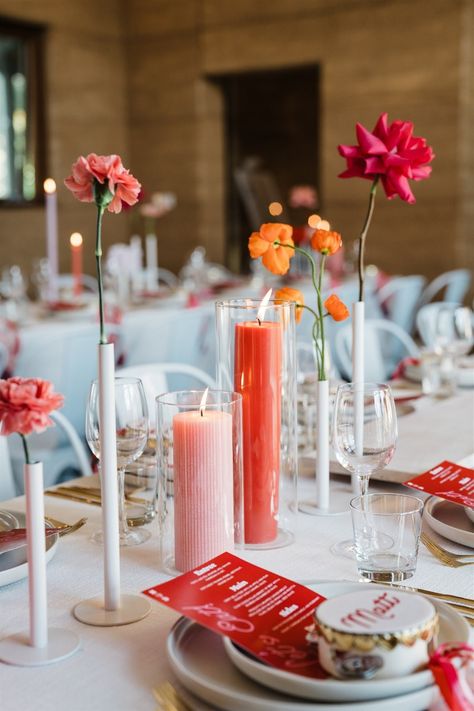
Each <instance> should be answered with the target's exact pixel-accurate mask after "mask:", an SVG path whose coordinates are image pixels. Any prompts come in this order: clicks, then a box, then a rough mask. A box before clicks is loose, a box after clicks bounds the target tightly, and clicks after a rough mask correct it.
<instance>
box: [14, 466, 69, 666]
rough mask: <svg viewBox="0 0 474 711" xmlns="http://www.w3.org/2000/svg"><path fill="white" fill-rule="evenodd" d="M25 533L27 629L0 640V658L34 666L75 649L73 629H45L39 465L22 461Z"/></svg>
mask: <svg viewBox="0 0 474 711" xmlns="http://www.w3.org/2000/svg"><path fill="white" fill-rule="evenodd" d="M24 477H25V497H26V534H27V551H28V555H27V557H28V593H29V613H30V628H29V634H28V633H27V632H24V633H20V634H15V635H12V636H11V637H7V638H5V639H3V640H1V642H0V661H2V662H6V663H7V664H14V665H16V666H24V667H34V666H42V665H44V664H52V663H53V662H59V661H61V660H62V659H66V657H70V656H71V655H72V654H74V652H76V651H77V650H78V649H79V646H80V640H79V637H78V636H77V634H75V632H72V631H71V630H66V629H62V628H58V627H49V628H48V609H47V590H46V553H45V550H46V534H45V522H44V499H43V497H44V491H43V488H44V487H43V465H42V463H41V462H35V463H34V464H25V466H24Z"/></svg>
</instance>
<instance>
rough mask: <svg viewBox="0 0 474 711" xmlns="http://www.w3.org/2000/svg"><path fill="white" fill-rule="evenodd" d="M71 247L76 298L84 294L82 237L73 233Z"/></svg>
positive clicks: (70, 239)
mask: <svg viewBox="0 0 474 711" xmlns="http://www.w3.org/2000/svg"><path fill="white" fill-rule="evenodd" d="M69 242H70V245H71V269H72V279H73V293H74V296H80V295H81V294H82V235H81V234H79V232H73V233H72V235H71V237H70V238H69Z"/></svg>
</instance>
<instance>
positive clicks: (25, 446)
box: [19, 433, 32, 464]
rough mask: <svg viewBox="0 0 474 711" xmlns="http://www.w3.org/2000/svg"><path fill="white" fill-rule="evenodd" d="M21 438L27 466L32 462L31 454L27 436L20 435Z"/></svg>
mask: <svg viewBox="0 0 474 711" xmlns="http://www.w3.org/2000/svg"><path fill="white" fill-rule="evenodd" d="M19 434H20V433H19ZM20 437H21V443H22V445H23V451H24V453H25V462H26V464H31V463H32V462H31V459H30V452H29V449H28V442H27V441H26V436H25V435H24V434H20Z"/></svg>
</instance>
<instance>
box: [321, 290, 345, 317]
mask: <svg viewBox="0 0 474 711" xmlns="http://www.w3.org/2000/svg"><path fill="white" fill-rule="evenodd" d="M324 308H325V309H326V310H327V312H328V314H330V315H331V316H332V317H333V319H334V321H345V320H346V318H348V317H349V315H350V314H349V309H348V308H347V306H346V305H345V303H344V302H343V301H341V299H340V298H339V297H338V296H336V294H331V296H328V298H327V299H326V301H325V302H324Z"/></svg>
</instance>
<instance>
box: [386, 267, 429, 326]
mask: <svg viewBox="0 0 474 711" xmlns="http://www.w3.org/2000/svg"><path fill="white" fill-rule="evenodd" d="M425 284H426V279H425V277H423V276H419V275H413V276H402V277H394V278H393V279H390V281H389V282H387V283H386V284H385V285H384V286H383V287H382V288H381V289H380V290H379V292H378V299H379V303H380V305H381V307H382V308H384V309H385V311H386V314H387V318H389V319H390V321H393V323H396V324H397V325H398V326H401V328H403V330H404V331H407V333H411V332H412V330H413V326H414V324H415V314H416V308H417V305H418V303H419V301H420V297H421V292H422V291H423V287H424V285H425Z"/></svg>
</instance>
